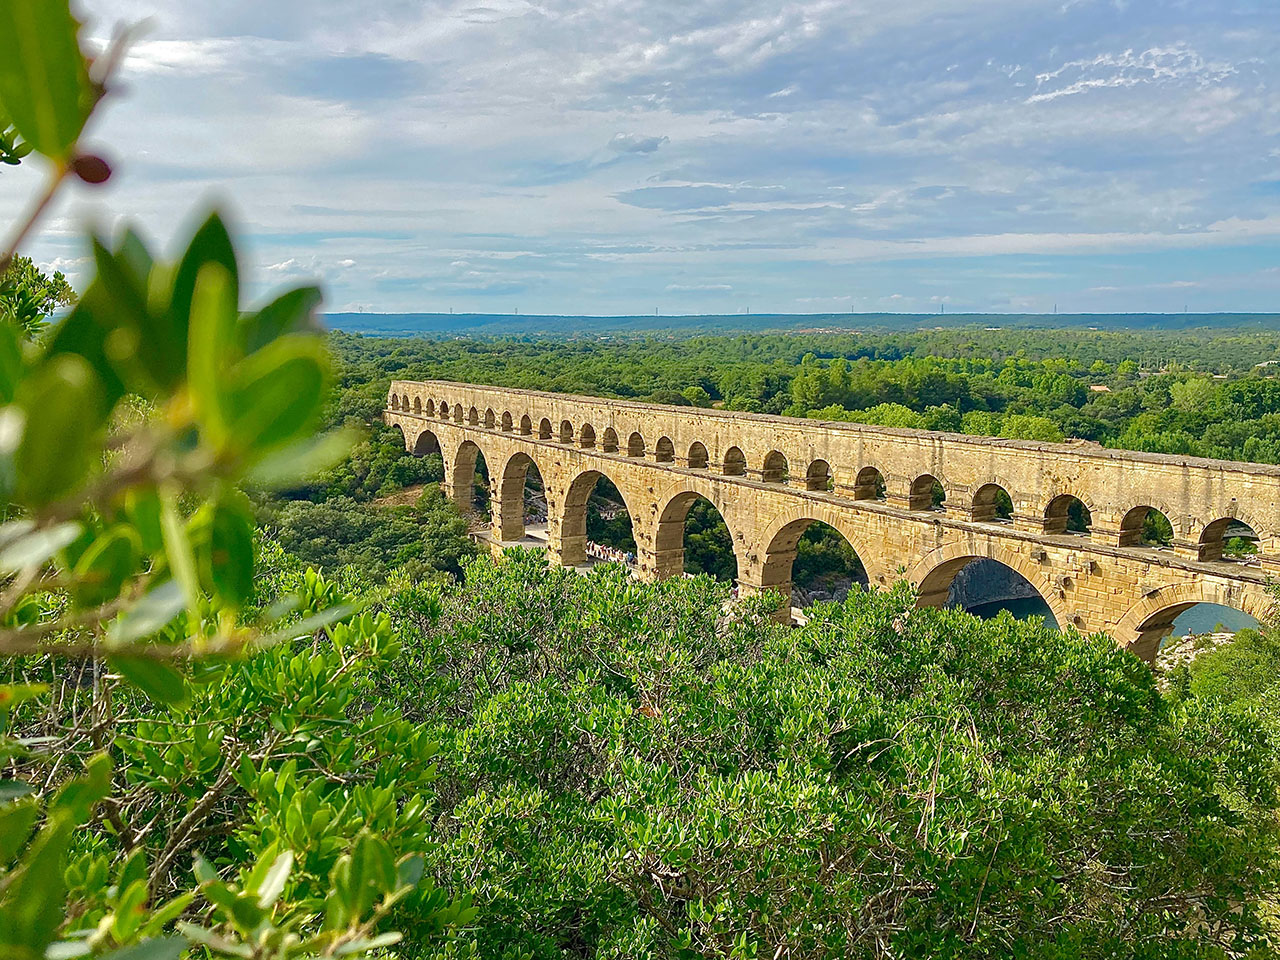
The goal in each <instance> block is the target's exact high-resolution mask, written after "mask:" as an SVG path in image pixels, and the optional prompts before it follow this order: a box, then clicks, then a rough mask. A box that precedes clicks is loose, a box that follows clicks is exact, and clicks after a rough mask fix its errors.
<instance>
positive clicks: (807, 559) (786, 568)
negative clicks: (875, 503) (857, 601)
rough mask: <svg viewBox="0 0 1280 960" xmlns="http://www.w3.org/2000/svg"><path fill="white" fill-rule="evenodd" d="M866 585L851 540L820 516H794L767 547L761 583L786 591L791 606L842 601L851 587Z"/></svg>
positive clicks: (865, 575)
mask: <svg viewBox="0 0 1280 960" xmlns="http://www.w3.org/2000/svg"><path fill="white" fill-rule="evenodd" d="M869 585H870V578H869V577H868V576H867V568H866V567H865V566H864V565H863V563H862V558H861V557H859V556H858V551H857V550H856V549H855V548H854V546H853V544H852V543H850V542H849V540H848V538H846V537H845V535H844V534H842V533H841V532H840V531H839V530H837V529H836V528H835V527H833V526H831V525H830V524H827V523H823V522H822V521H821V520H812V519H809V518H807V517H806V518H801V519H799V520H793V521H792V522H791V523H788V524H787V525H786V526H784V527H783V528H782V529H781V530H779V531H778V532H777V533H776V534H775V535H774V537H773V541H772V542H771V543H770V544H769V546H768V547H767V548H766V553H765V561H764V571H763V579H762V583H761V586H762V587H765V588H772V589H776V590H779V591H780V592H782V593H783V594H785V595H786V597H787V598H789V599H788V607H790V608H799V609H803V608H805V607H808V606H811V605H812V604H814V603H819V602H827V601H834V602H836V603H842V602H843V601H844V600H845V598H846V597H847V596H848V595H849V591H850V590H853V589H864V590H865V589H868V587H869Z"/></svg>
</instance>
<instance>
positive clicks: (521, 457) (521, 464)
mask: <svg viewBox="0 0 1280 960" xmlns="http://www.w3.org/2000/svg"><path fill="white" fill-rule="evenodd" d="M539 452H540V451H539V450H537V449H533V450H530V451H526V450H514V451H512V452H511V453H509V454H508V455H507V457H506V459H505V460H503V461H502V463H501V464H496V465H494V466H493V467H490V470H491V471H492V472H491V473H490V476H489V486H490V489H491V493H490V499H489V503H490V507H491V509H492V511H493V531H494V535H495V536H496V537H497V538H498V539H499V540H502V541H512V540H520V539H522V538H523V537H524V535H525V524H524V488H525V480H526V479H527V478H528V475H529V467H530V466H533V467H534V468H535V469H536V470H537V471H538V476H540V477H542V483H543V486H544V487H545V486H546V484H547V482H548V481H547V475H548V473H549V467H548V466H547V465H546V464H544V463H542V462H540V461H539V459H538V457H537V456H535V454H537V453H539ZM486 462H487V461H486Z"/></svg>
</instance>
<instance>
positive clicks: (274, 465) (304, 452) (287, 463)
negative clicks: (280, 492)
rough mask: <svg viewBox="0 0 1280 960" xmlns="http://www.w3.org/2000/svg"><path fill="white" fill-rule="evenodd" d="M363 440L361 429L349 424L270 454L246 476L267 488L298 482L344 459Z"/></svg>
mask: <svg viewBox="0 0 1280 960" xmlns="http://www.w3.org/2000/svg"><path fill="white" fill-rule="evenodd" d="M359 439H360V433H359V431H357V430H353V429H347V428H345V427H344V428H342V429H339V430H333V431H330V432H329V433H323V434H321V435H320V436H318V437H307V438H306V439H304V440H299V441H298V442H297V443H293V444H290V445H288V446H286V447H282V448H281V449H279V450H275V451H272V452H271V453H269V454H267V455H266V456H265V457H263V458H262V459H261V460H260V461H259V462H258V463H257V464H256V465H254V467H253V468H252V469H251V470H250V471H249V473H248V475H247V476H246V478H245V479H246V480H247V481H248V482H249V483H251V484H253V485H254V486H258V487H263V488H265V489H267V490H274V489H279V488H281V487H286V486H288V485H290V484H294V483H298V482H300V481H302V480H304V479H306V478H307V477H310V476H313V475H315V474H317V473H319V472H320V471H321V470H327V469H328V468H330V467H332V466H333V465H334V464H337V463H339V462H341V460H342V458H343V457H345V456H346V455H347V454H348V453H350V452H351V448H352V447H353V446H355V444H356V442H357V441H358V440H359Z"/></svg>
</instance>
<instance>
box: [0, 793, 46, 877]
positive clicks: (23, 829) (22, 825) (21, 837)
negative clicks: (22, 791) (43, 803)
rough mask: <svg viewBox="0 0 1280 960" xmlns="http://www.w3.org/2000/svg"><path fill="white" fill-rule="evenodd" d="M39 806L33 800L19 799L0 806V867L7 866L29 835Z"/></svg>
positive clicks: (38, 811) (38, 813) (38, 812)
mask: <svg viewBox="0 0 1280 960" xmlns="http://www.w3.org/2000/svg"><path fill="white" fill-rule="evenodd" d="M39 815H40V808H39V807H38V806H37V805H36V802H35V801H34V800H19V801H18V802H17V803H8V804H5V805H4V806H0V867H3V866H8V864H9V861H10V860H12V859H13V858H14V857H15V856H17V853H18V851H19V850H21V849H22V845H23V844H24V843H26V842H27V838H28V837H29V836H31V828H32V827H34V826H35V824H36V817H38V816H39Z"/></svg>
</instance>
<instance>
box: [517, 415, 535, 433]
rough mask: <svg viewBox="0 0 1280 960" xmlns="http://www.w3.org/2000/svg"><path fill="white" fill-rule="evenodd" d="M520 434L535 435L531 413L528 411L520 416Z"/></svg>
mask: <svg viewBox="0 0 1280 960" xmlns="http://www.w3.org/2000/svg"><path fill="white" fill-rule="evenodd" d="M520 436H522V437H531V436H533V421H532V420H530V419H529V415H528V414H527V413H526V414H525V415H524V416H523V417H521V418H520Z"/></svg>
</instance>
